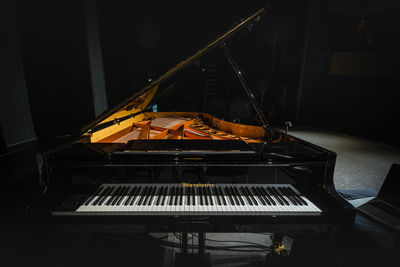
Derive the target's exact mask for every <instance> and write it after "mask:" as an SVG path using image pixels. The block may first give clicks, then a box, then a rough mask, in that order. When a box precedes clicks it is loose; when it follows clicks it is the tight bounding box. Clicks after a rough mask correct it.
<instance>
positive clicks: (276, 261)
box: [265, 233, 293, 266]
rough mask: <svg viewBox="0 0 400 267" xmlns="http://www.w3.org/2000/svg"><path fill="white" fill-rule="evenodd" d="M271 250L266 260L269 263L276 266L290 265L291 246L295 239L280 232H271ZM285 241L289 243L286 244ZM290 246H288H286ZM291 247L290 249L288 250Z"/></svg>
mask: <svg viewBox="0 0 400 267" xmlns="http://www.w3.org/2000/svg"><path fill="white" fill-rule="evenodd" d="M270 238H271V246H270V248H271V252H270V253H269V254H267V255H266V256H265V261H266V263H268V264H272V265H276V266H289V264H290V262H289V259H290V257H289V253H290V248H289V247H290V246H291V243H292V242H293V240H292V239H291V238H290V237H288V236H285V235H283V234H280V233H274V234H271V236H270ZM285 243H287V244H286V245H285ZM286 246H288V248H286ZM288 249H289V250H288Z"/></svg>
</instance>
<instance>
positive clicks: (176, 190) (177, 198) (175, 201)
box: [174, 187, 179, 206]
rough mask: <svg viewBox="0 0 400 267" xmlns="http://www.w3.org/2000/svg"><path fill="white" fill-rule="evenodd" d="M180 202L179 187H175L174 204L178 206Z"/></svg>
mask: <svg viewBox="0 0 400 267" xmlns="http://www.w3.org/2000/svg"><path fill="white" fill-rule="evenodd" d="M178 203H179V188H178V187H175V199H174V205H175V206H177V205H178Z"/></svg>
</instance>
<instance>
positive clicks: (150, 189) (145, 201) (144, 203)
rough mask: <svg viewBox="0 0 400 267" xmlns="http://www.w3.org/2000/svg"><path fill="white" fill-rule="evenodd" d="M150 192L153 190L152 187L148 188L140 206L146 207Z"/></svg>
mask: <svg viewBox="0 0 400 267" xmlns="http://www.w3.org/2000/svg"><path fill="white" fill-rule="evenodd" d="M152 190H153V187H152V186H149V190H147V193H146V196H145V197H144V200H143V202H142V205H143V206H145V205H147V202H148V201H149V199H150V196H151V192H152Z"/></svg>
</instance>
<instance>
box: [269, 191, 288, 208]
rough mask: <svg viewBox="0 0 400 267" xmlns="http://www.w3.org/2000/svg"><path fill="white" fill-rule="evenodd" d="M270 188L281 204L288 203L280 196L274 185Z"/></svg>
mask: <svg viewBox="0 0 400 267" xmlns="http://www.w3.org/2000/svg"><path fill="white" fill-rule="evenodd" d="M268 189H270V190H271V192H272V194H273V195H274V196H275V198H276V199H277V200H278V202H279V204H281V205H283V206H284V205H285V204H286V202H287V201H286V200H285V199H283V198H282V197H281V196H280V194H279V192H278V191H276V190H275V188H274V187H268Z"/></svg>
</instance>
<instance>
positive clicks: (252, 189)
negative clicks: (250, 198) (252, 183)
mask: <svg viewBox="0 0 400 267" xmlns="http://www.w3.org/2000/svg"><path fill="white" fill-rule="evenodd" d="M251 192H252V193H253V195H255V196H256V197H257V198H258V200H259V201H260V202H261V204H263V205H264V206H265V205H267V203H266V202H265V201H264V199H263V198H262V197H261V195H260V193H259V192H258V190H257V189H256V188H255V187H251Z"/></svg>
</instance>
